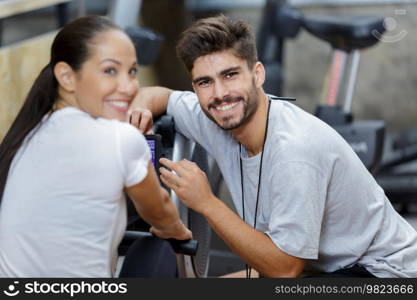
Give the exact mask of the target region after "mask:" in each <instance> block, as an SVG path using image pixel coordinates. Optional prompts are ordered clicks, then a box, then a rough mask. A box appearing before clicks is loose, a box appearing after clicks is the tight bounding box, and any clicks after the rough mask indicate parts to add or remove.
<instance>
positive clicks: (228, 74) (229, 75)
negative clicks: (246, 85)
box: [226, 72, 237, 78]
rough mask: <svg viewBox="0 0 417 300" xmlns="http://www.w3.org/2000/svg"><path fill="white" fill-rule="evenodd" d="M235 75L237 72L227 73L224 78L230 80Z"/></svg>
mask: <svg viewBox="0 0 417 300" xmlns="http://www.w3.org/2000/svg"><path fill="white" fill-rule="evenodd" d="M235 75H237V72H230V73H227V74H226V78H232V77H234V76H235Z"/></svg>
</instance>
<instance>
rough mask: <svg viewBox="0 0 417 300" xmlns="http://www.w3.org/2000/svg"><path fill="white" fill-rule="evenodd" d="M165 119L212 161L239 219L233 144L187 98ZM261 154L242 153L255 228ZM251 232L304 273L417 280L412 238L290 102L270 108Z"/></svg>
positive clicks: (179, 97)
mask: <svg viewBox="0 0 417 300" xmlns="http://www.w3.org/2000/svg"><path fill="white" fill-rule="evenodd" d="M168 113H169V114H171V115H172V116H173V117H174V119H175V125H176V128H177V129H178V131H179V132H181V133H182V134H184V135H185V136H186V137H188V138H190V139H192V140H194V141H196V142H198V143H199V144H200V145H201V146H203V147H204V148H205V149H206V150H207V152H208V153H210V154H211V155H212V156H213V157H214V158H215V159H216V162H217V164H218V166H219V168H220V170H221V172H222V174H223V177H224V180H225V182H226V183H227V186H228V188H229V190H230V193H231V196H232V198H233V202H234V204H235V207H236V209H237V212H238V213H239V215H240V216H242V202H241V201H242V192H241V181H240V159H239V144H238V143H237V141H236V140H235V139H234V138H233V136H232V135H231V134H230V132H229V131H224V130H222V129H220V128H219V127H218V126H217V125H215V124H214V123H213V122H212V121H211V120H209V119H208V118H207V117H206V115H205V114H204V112H203V111H202V110H201V108H200V105H199V103H198V99H197V97H196V95H195V94H194V93H191V92H173V93H172V94H171V96H170V99H169V103H168ZM260 156H261V154H260V153H259V154H258V155H256V156H253V157H248V156H247V153H246V151H245V149H244V147H242V157H241V159H242V165H243V174H244V176H243V177H244V178H243V179H244V194H245V197H244V199H245V204H244V206H245V219H246V221H247V223H248V224H250V225H252V226H253V223H254V214H255V206H256V193H257V189H258V175H259V165H260ZM256 228H257V229H258V230H260V231H262V232H265V233H266V234H268V235H269V236H270V238H271V240H272V241H273V242H274V243H275V245H276V246H277V247H278V248H279V249H281V250H282V251H284V252H286V253H288V254H290V255H293V256H296V257H300V258H305V259H306V260H307V261H306V270H311V271H321V272H332V271H335V270H338V269H341V268H348V267H350V266H353V265H354V264H361V265H363V266H364V267H365V268H366V269H367V270H368V271H370V272H371V273H373V274H374V275H375V276H377V277H417V233H416V231H415V230H414V229H413V228H412V227H411V226H410V225H409V224H408V223H407V222H406V221H405V220H404V219H403V218H402V217H401V216H400V215H399V214H398V213H397V212H396V211H395V210H394V209H393V207H392V205H391V203H390V202H389V200H388V199H387V197H386V196H385V194H384V191H383V190H382V189H381V187H379V186H378V184H377V183H376V181H375V180H374V178H373V177H372V175H371V174H370V173H369V172H368V170H367V169H366V168H365V167H364V165H363V164H362V162H361V161H360V159H359V158H358V156H357V155H356V154H355V152H354V151H353V150H352V148H351V147H350V146H349V145H348V144H347V143H346V142H345V140H344V139H343V138H342V137H341V136H340V135H339V134H338V133H337V132H336V131H335V130H333V129H332V128H331V127H329V126H328V125H327V124H325V123H324V122H322V121H321V120H319V119H317V118H316V117H314V116H312V115H311V114H309V113H307V112H305V111H303V110H302V109H300V108H298V107H297V106H295V105H293V104H292V103H289V102H284V101H277V100H272V102H271V109H270V114H269V127H268V136H267V140H266V144H265V150H264V158H263V167H262V178H261V187H260V196H259V208H258V217H257V226H256Z"/></svg>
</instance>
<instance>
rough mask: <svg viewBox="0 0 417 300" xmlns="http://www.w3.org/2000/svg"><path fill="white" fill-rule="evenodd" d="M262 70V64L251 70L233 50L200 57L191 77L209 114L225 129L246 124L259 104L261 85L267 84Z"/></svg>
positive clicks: (257, 64) (208, 115)
mask: <svg viewBox="0 0 417 300" xmlns="http://www.w3.org/2000/svg"><path fill="white" fill-rule="evenodd" d="M261 71H263V67H262V65H261V64H260V63H256V64H255V65H254V67H253V68H252V69H249V67H248V65H247V63H246V61H245V60H243V59H241V58H239V57H237V56H235V55H234V54H233V53H232V52H231V51H230V50H227V51H221V52H215V53H212V54H209V55H205V56H201V57H199V58H197V59H196V60H195V61H194V66H193V69H192V71H191V77H192V81H193V87H194V91H195V92H196V94H197V96H198V99H199V101H200V105H201V108H202V110H203V111H204V113H205V114H206V115H207V117H208V118H209V119H211V120H212V121H213V122H214V123H216V124H217V125H218V126H219V127H220V128H222V129H224V130H233V129H236V128H238V127H240V126H241V125H244V124H246V123H247V122H248V121H249V120H250V119H251V117H252V116H253V114H254V113H255V111H256V109H257V107H258V88H260V86H261V85H262V83H263V74H259V72H261ZM259 75H261V76H259ZM258 77H261V78H258Z"/></svg>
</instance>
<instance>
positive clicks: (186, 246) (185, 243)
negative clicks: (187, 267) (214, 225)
mask: <svg viewBox="0 0 417 300" xmlns="http://www.w3.org/2000/svg"><path fill="white" fill-rule="evenodd" d="M145 237H152V238H155V239H159V237H157V236H156V235H154V234H152V233H150V232H145V231H130V230H129V231H126V232H125V236H124V240H126V241H134V240H136V239H138V238H145ZM166 241H168V242H169V243H170V244H171V247H172V249H174V252H175V253H178V254H184V255H191V256H194V255H195V254H196V253H197V249H198V242H197V241H196V240H176V239H167V240H166Z"/></svg>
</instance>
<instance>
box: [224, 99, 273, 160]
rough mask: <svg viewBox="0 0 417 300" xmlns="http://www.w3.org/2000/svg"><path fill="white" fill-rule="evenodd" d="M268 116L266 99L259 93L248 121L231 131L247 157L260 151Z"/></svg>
mask: <svg viewBox="0 0 417 300" xmlns="http://www.w3.org/2000/svg"><path fill="white" fill-rule="evenodd" d="M267 114H268V97H267V96H266V94H265V93H264V92H263V91H262V92H260V93H259V105H258V108H257V110H256V111H255V113H254V115H253V116H252V118H251V119H250V121H249V122H248V123H246V124H244V125H242V126H240V127H239V128H237V129H234V130H233V131H232V135H233V137H234V138H235V139H236V140H237V141H238V142H239V143H241V144H242V145H243V147H245V149H246V151H247V152H248V155H249V156H255V155H256V154H258V153H259V152H261V151H262V146H263V142H264V136H265V131H266V120H267Z"/></svg>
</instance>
